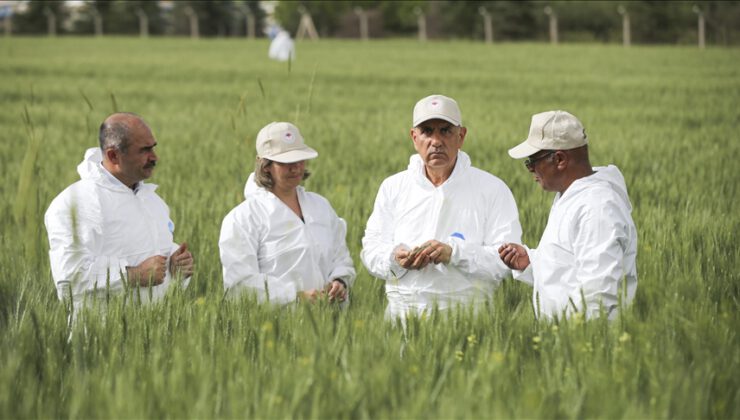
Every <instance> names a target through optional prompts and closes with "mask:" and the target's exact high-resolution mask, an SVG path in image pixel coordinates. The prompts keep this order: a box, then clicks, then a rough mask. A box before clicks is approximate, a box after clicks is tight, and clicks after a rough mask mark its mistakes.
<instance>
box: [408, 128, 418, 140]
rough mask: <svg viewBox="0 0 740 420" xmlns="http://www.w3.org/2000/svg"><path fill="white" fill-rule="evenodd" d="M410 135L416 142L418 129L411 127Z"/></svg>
mask: <svg viewBox="0 0 740 420" xmlns="http://www.w3.org/2000/svg"><path fill="white" fill-rule="evenodd" d="M409 135H410V136H411V141H413V142H414V143H416V129H415V128H411V131H410V132H409Z"/></svg>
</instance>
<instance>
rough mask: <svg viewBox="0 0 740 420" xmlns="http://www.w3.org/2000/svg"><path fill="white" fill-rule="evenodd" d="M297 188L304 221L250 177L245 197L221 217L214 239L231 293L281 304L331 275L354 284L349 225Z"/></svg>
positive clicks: (325, 282)
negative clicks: (217, 232) (222, 218)
mask: <svg viewBox="0 0 740 420" xmlns="http://www.w3.org/2000/svg"><path fill="white" fill-rule="evenodd" d="M297 192H298V201H299V202H300V204H301V211H302V213H303V221H301V219H300V218H299V217H298V216H297V215H296V214H295V213H294V212H293V210H291V209H290V208H289V207H288V206H287V205H286V204H285V203H283V202H282V201H281V200H280V199H279V198H278V197H277V196H276V195H275V194H273V193H272V192H270V191H268V190H266V189H264V188H261V187H259V186H257V184H256V183H255V182H254V174H251V175H250V176H249V179H248V180H247V184H246V186H245V189H244V198H245V200H244V201H243V202H242V203H241V204H239V205H238V206H237V207H235V208H234V209H233V210H231V212H229V214H227V215H226V217H225V218H224V220H223V224H222V225H221V237H220V238H219V241H218V245H219V249H220V254H221V264H222V265H223V276H224V289H225V290H226V291H227V293H228V294H229V295H237V294H238V293H241V292H243V291H245V290H249V291H252V292H254V293H256V295H257V297H258V299H260V300H261V301H264V300H267V299H268V298H269V300H270V302H274V303H280V304H285V303H289V302H293V301H295V300H296V297H297V293H298V292H300V291H306V290H311V289H317V290H323V289H324V288H325V287H326V286H327V285H328V284H330V283H331V282H332V281H333V280H334V279H341V280H342V281H344V283H345V284H346V285H347V287H349V286H351V285H352V282H353V281H354V279H355V268H354V265H353V263H352V258H351V257H350V255H349V250H348V249H347V244H346V242H345V236H346V234H347V225H346V224H345V222H344V220H342V219H341V218H339V217H338V216H337V214H336V213H335V212H334V209H333V208H332V207H331V204H329V202H328V201H327V200H326V199H325V198H324V197H322V196H320V195H318V194H315V193H312V192H308V191H305V190H304V189H303V187H300V186H299V187H297Z"/></svg>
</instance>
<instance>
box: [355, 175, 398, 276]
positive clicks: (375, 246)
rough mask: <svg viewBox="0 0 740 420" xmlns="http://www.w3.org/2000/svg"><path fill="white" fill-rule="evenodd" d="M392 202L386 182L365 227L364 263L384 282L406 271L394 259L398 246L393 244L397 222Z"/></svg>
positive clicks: (368, 269) (362, 256)
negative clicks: (391, 205) (391, 206)
mask: <svg viewBox="0 0 740 420" xmlns="http://www.w3.org/2000/svg"><path fill="white" fill-rule="evenodd" d="M391 203H392V200H391V199H390V198H389V197H388V185H387V182H386V181H384V182H383V184H381V185H380V190H379V191H378V195H377V197H376V198H375V205H374V206H373V212H372V214H370V218H369V219H368V221H367V226H366V227H365V236H364V237H363V238H362V252H360V258H361V259H362V263H363V264H364V265H365V268H367V271H369V272H370V274H372V275H373V276H374V277H377V278H379V279H384V280H392V279H393V278H394V277H395V278H401V277H402V276H403V275H404V274H405V273H406V271H407V270H406V269H404V268H403V267H401V266H400V265H399V264H398V262H397V261H396V259H395V258H394V252H395V249H396V247H397V246H396V245H395V244H394V243H393V232H394V230H395V220H394V217H393V211H392V210H391V208H390V204H391Z"/></svg>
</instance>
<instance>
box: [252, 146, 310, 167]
mask: <svg viewBox="0 0 740 420" xmlns="http://www.w3.org/2000/svg"><path fill="white" fill-rule="evenodd" d="M318 156H319V152H317V151H315V150H313V149H312V148H310V147H308V146H306V147H304V148H303V149H296V150H290V151H287V152H285V153H280V154H279V155H275V156H264V157H265V158H267V159H270V160H272V161H275V162H280V163H294V162H300V161H302V160H309V159H315V158H317V157H318Z"/></svg>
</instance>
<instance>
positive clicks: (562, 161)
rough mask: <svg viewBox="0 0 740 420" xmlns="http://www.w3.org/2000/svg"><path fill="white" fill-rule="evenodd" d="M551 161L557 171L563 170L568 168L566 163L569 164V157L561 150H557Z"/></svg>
mask: <svg viewBox="0 0 740 420" xmlns="http://www.w3.org/2000/svg"><path fill="white" fill-rule="evenodd" d="M553 160H554V161H555V166H556V167H557V168H558V169H559V170H561V171H562V170H565V169H566V168H567V167H568V163H569V162H570V156H568V154H567V153H565V152H564V151H562V150H558V151H557V152H555V154H554V155H553Z"/></svg>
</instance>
